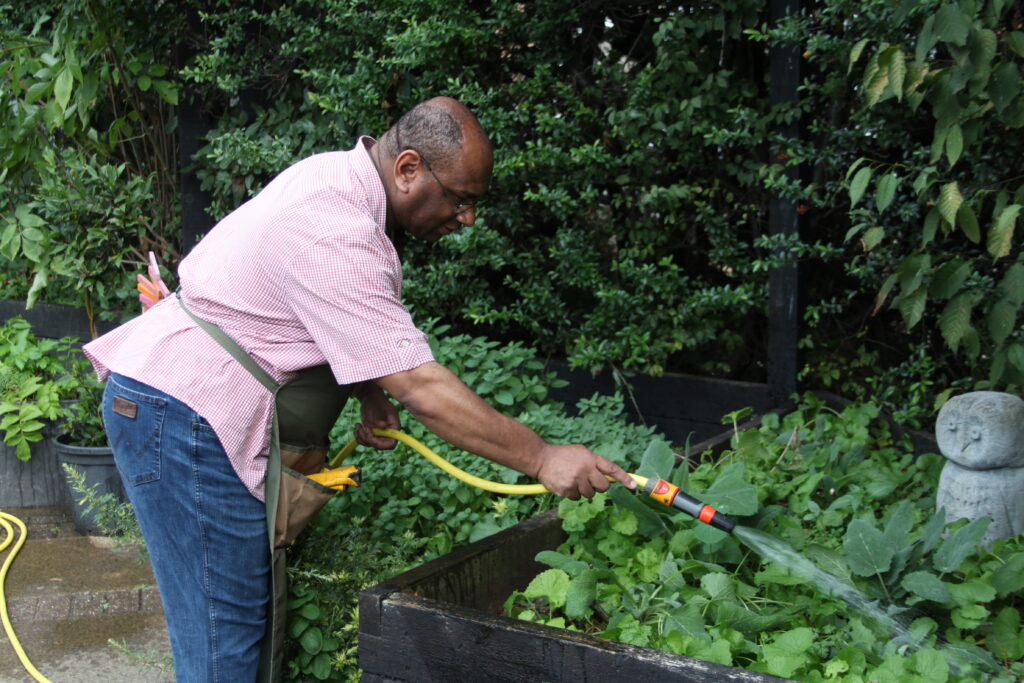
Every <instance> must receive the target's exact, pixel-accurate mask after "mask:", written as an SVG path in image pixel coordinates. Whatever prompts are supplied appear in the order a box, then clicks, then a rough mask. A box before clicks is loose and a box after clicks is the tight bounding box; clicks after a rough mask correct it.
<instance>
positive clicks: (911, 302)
mask: <svg viewBox="0 0 1024 683" xmlns="http://www.w3.org/2000/svg"><path fill="white" fill-rule="evenodd" d="M927 300H928V295H927V293H926V292H925V291H924V287H922V288H920V289H918V290H917V291H915V292H911V294H910V295H905V296H901V297H900V303H899V309H900V315H901V316H902V317H903V324H904V325H906V327H907V329H908V330H909V329H913V327H914V326H915V325H917V323H918V322H920V321H921V316H922V315H924V306H925V303H927Z"/></svg>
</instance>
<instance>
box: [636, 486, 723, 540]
mask: <svg viewBox="0 0 1024 683" xmlns="http://www.w3.org/2000/svg"><path fill="white" fill-rule="evenodd" d="M644 491H646V492H647V495H649V496H650V497H651V498H653V499H654V500H656V501H658V502H659V503H661V504H662V505H668V506H670V507H674V508H679V509H680V510H682V511H683V512H685V513H686V514H688V515H690V516H691V517H694V518H695V519H698V520H700V521H701V522H704V523H705V524H710V525H711V526H713V527H715V528H716V529H721V530H722V531H724V532H726V533H732V530H733V528H735V526H736V522H734V521H732V520H731V519H729V518H728V517H726V516H725V515H723V514H722V513H721V512H719V511H718V510H716V509H715V508H713V507H711V506H710V505H705V504H704V503H702V502H701V501H699V500H697V499H696V498H694V497H693V496H691V495H689V494H687V493H684V492H683V491H681V490H680V488H679V487H678V486H675V485H674V484H670V483H668V482H667V481H665V480H664V479H655V478H653V477H652V478H650V479H648V480H647V483H646V484H645V485H644Z"/></svg>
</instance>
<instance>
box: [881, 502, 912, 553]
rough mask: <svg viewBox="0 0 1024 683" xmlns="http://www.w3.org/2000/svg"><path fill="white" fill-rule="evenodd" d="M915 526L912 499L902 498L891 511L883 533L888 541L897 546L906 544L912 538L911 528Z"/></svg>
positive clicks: (900, 546)
mask: <svg viewBox="0 0 1024 683" xmlns="http://www.w3.org/2000/svg"><path fill="white" fill-rule="evenodd" d="M913 528H914V510H913V506H912V505H911V504H910V501H907V500H902V501H900V502H899V503H897V504H896V506H895V507H894V508H892V511H891V512H890V513H889V521H888V522H887V523H886V525H885V530H884V531H882V533H883V534H884V535H885V540H886V542H887V543H891V544H892V545H893V546H894V547H896V548H902V547H904V546H906V544H907V541H908V540H909V539H910V530H911V529H913Z"/></svg>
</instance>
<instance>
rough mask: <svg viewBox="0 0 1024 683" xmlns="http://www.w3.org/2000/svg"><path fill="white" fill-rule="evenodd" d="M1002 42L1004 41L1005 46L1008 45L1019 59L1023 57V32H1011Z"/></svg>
mask: <svg viewBox="0 0 1024 683" xmlns="http://www.w3.org/2000/svg"><path fill="white" fill-rule="evenodd" d="M1003 40H1005V41H1006V44H1007V45H1009V46H1010V47H1011V48H1012V49H1013V51H1014V52H1016V53H1017V54H1018V55H1020V56H1021V57H1024V32H1021V31H1011V32H1010V33H1007V34H1006V35H1005V36H1003Z"/></svg>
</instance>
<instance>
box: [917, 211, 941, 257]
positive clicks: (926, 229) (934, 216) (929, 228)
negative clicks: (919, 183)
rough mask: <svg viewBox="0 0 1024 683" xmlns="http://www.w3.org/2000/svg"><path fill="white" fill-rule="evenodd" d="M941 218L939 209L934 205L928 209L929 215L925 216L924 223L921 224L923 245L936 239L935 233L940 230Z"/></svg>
mask: <svg viewBox="0 0 1024 683" xmlns="http://www.w3.org/2000/svg"><path fill="white" fill-rule="evenodd" d="M939 220H940V216H939V209H938V207H935V206H933V207H932V208H931V209H929V210H928V215H926V216H925V217H924V223H923V224H922V226H921V246H922V247H923V246H925V245H926V244H928V243H929V242H931V241H932V240H934V239H935V233H937V232H938V231H939Z"/></svg>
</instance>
